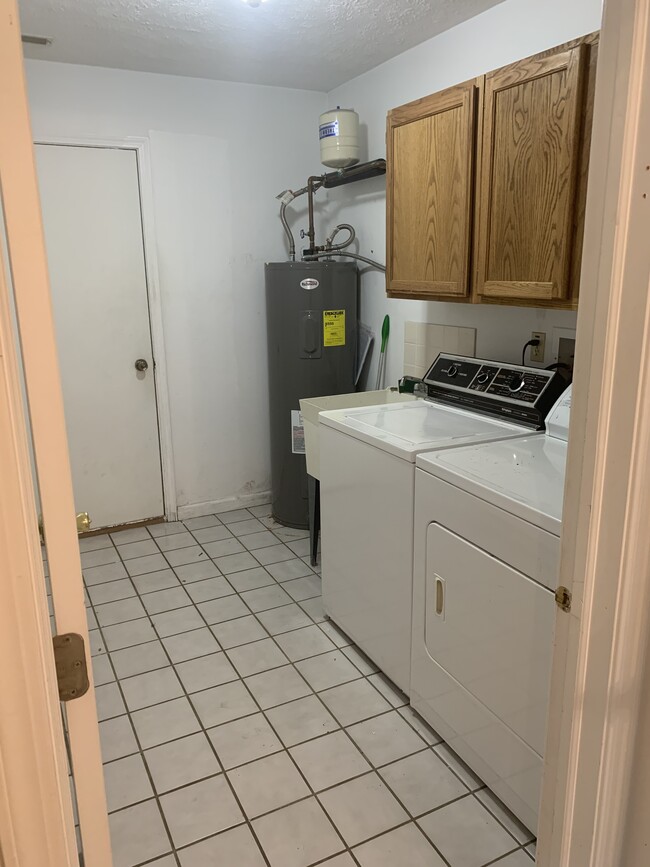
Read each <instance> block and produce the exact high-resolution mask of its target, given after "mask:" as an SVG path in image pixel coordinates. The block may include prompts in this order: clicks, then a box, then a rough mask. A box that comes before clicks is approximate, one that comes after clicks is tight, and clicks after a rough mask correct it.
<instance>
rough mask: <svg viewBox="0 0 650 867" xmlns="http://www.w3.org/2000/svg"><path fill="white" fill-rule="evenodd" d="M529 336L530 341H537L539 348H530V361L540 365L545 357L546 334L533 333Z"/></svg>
mask: <svg viewBox="0 0 650 867" xmlns="http://www.w3.org/2000/svg"><path fill="white" fill-rule="evenodd" d="M530 336H531V339H532V340H539V346H531V347H530V360H531V361H537V362H539V363H540V364H541V363H542V362H543V361H544V356H545V355H546V332H545V331H533V332H532V334H531V335H530Z"/></svg>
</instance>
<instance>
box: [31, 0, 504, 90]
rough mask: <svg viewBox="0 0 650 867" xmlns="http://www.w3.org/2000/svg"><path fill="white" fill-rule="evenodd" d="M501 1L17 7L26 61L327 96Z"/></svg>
mask: <svg viewBox="0 0 650 867" xmlns="http://www.w3.org/2000/svg"><path fill="white" fill-rule="evenodd" d="M499 2H502V0H398V2H396V0H322V2H313V3H306V2H304V0H268V2H266V3H264V4H263V5H261V6H260V7H258V8H257V9H252V8H250V7H248V6H247V5H245V4H244V3H242V2H241V0H20V7H21V16H22V27H23V32H24V33H33V34H38V35H43V36H48V37H51V38H52V39H53V44H52V45H50V46H47V47H46V48H43V47H37V46H26V55H27V56H28V57H31V58H36V59H42V60H59V61H64V62H67V63H81V64H88V65H90V66H108V67H116V68H118V69H132V70H138V71H142V72H163V73H171V74H175V75H189V76H195V77H198V78H211V79H219V80H225V81H240V82H245V83H252V84H268V85H276V86H279V87H293V88H300V89H306V90H320V91H329V90H332V89H333V88H334V87H337V86H338V85H339V84H342V83H343V82H345V81H348V80H349V79H351V78H354V77H355V76H357V75H360V74H361V73H363V72H367V71H368V70H369V69H372V68H373V67H375V66H377V65H379V64H380V63H383V62H384V61H385V60H389V59H390V58H391V57H395V56H396V55H397V54H400V53H401V52H403V51H405V50H407V49H408V48H412V47H413V46H415V45H419V44H420V43H421V42H424V41H425V40H426V39H430V38H431V37H432V36H435V35H437V34H438V33H441V32H442V31H444V30H448V29H449V28H450V27H453V26H455V25H456V24H459V23H460V22H461V21H465V20H466V19H468V18H471V17H472V16H474V15H477V14H479V13H480V12H483V11H485V10H486V9H488V8H490V7H492V6H496V5H497V4H498V3H499Z"/></svg>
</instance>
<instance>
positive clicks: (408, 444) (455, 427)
mask: <svg viewBox="0 0 650 867" xmlns="http://www.w3.org/2000/svg"><path fill="white" fill-rule="evenodd" d="M320 420H321V422H322V423H323V424H325V425H328V426H330V427H334V428H336V429H337V430H340V431H343V432H344V433H347V434H349V435H350V436H354V437H357V438H358V439H361V440H363V441H364V442H368V443H370V444H371V445H374V446H376V447H377V448H381V449H384V450H385V451H388V452H391V453H392V454H395V455H397V456H398V457H401V458H404V459H406V460H410V461H414V460H415V457H416V455H417V454H418V453H419V452H423V451H430V450H431V449H445V448H449V447H451V446H457V445H466V444H471V443H474V442H484V441H486V440H493V439H499V438H505V437H513V436H525V435H526V433H528V434H530V432H529V431H524V430H523V429H522V428H521V426H520V425H517V424H511V423H509V422H503V421H501V420H497V419H492V418H487V417H486V416H482V415H478V414H477V413H473V412H467V411H464V410H458V409H455V408H451V407H446V406H442V405H440V404H436V403H434V402H432V401H424V400H422V401H420V400H418V401H415V402H409V403H394V404H388V405H386V404H382V405H381V406H370V407H363V408H356V409H344V410H333V411H331V412H322V413H321V414H320Z"/></svg>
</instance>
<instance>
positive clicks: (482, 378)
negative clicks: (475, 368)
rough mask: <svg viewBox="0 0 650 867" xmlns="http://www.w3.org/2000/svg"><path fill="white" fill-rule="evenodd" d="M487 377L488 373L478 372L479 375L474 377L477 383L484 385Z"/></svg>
mask: <svg viewBox="0 0 650 867" xmlns="http://www.w3.org/2000/svg"><path fill="white" fill-rule="evenodd" d="M489 378H490V374H489V373H479V375H478V376H477V377H476V381H477V382H478V383H479V385H485V383H486V382H487V381H488V379H489Z"/></svg>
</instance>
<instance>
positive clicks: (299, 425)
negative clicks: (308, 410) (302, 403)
mask: <svg viewBox="0 0 650 867" xmlns="http://www.w3.org/2000/svg"><path fill="white" fill-rule="evenodd" d="M291 451H292V452H293V454H294V455H304V454H305V423H304V421H303V419H302V413H301V412H300V410H299V409H292V410H291Z"/></svg>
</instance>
